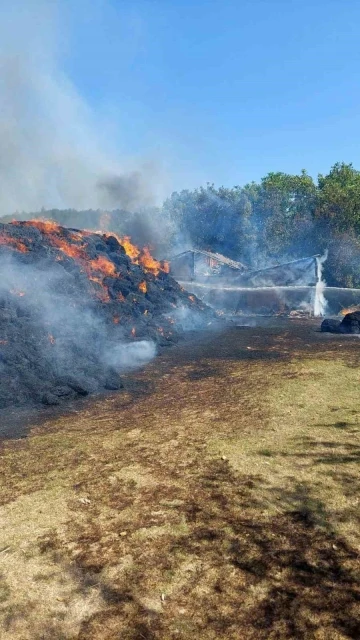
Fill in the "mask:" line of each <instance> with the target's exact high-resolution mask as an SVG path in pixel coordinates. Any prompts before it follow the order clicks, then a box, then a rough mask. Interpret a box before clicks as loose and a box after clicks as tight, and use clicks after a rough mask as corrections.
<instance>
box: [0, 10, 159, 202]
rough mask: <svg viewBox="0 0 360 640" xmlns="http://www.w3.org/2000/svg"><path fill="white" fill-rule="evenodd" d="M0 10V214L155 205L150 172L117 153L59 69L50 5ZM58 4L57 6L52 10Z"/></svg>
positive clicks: (58, 31) (99, 122)
mask: <svg viewBox="0 0 360 640" xmlns="http://www.w3.org/2000/svg"><path fill="white" fill-rule="evenodd" d="M4 4H5V3H2V5H3V6H1V7H0V115H1V117H0V215H6V214H11V213H13V212H15V211H37V210H40V209H41V208H42V207H44V208H55V207H57V208H68V207H74V208H77V209H79V208H90V207H91V208H98V207H99V208H103V207H109V206H112V207H119V208H127V209H133V208H136V207H139V206H143V205H149V204H151V203H153V202H154V198H155V196H156V194H155V193H154V191H153V184H154V180H153V170H150V169H149V167H148V166H146V165H145V164H144V166H142V167H141V168H140V169H138V168H134V167H132V166H131V165H130V162H128V163H127V162H126V161H123V160H122V159H121V160H119V158H118V157H117V155H116V152H115V151H114V149H112V148H111V147H110V144H109V142H108V140H106V133H102V132H105V131H106V129H107V130H109V126H107V127H105V126H104V122H102V120H101V118H100V117H99V116H98V115H97V114H95V113H94V112H92V110H91V109H90V107H89V106H88V104H86V101H85V100H84V99H83V98H82V97H81V96H80V95H79V93H78V91H77V90H76V87H75V86H74V85H73V84H72V83H71V81H70V80H69V78H67V77H66V75H65V74H64V73H63V71H62V63H61V58H62V56H61V51H60V43H61V42H62V40H63V38H64V35H65V34H64V33H61V28H60V27H59V24H60V22H59V20H58V16H57V14H56V8H57V4H56V3H47V2H44V1H41V0H38V1H36V2H31V1H29V0H26V1H25V0H23V1H21V2H16V0H15V2H14V3H9V4H8V6H7V7H5V6H4ZM58 6H60V5H58Z"/></svg>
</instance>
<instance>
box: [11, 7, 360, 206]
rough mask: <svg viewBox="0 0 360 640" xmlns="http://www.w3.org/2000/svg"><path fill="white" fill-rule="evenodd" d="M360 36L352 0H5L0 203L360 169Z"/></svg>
mask: <svg viewBox="0 0 360 640" xmlns="http://www.w3.org/2000/svg"><path fill="white" fill-rule="evenodd" d="M359 32H360V2H358V1H357V0H343V1H342V2H340V0H314V1H313V2H310V1H309V0H302V1H301V0H253V1H250V0H238V1H235V0H234V1H232V2H230V1H229V0H221V1H220V0H208V1H205V0H193V1H191V2H190V1H189V0H181V1H180V0H131V1H130V0H91V2H90V1H89V0H12V2H7V3H6V2H5V0H3V2H1V0H0V110H1V118H0V184H1V189H0V210H1V211H3V212H6V211H14V210H36V208H39V207H41V206H42V205H44V206H45V207H50V206H61V207H63V206H75V207H77V208H81V207H86V206H94V207H96V206H107V205H106V202H104V200H103V198H104V195H103V192H101V191H99V188H98V180H99V177H100V178H101V176H102V175H103V176H105V175H106V176H111V175H121V174H123V175H128V174H129V172H131V171H133V170H134V169H139V170H140V172H141V176H143V180H144V185H143V186H141V188H140V191H139V194H140V195H139V198H140V200H139V203H141V202H142V201H144V198H145V200H146V199H148V195H149V194H150V195H149V197H150V199H151V198H152V199H153V200H154V201H156V202H161V200H162V198H163V197H164V196H166V195H167V194H169V193H170V192H171V191H172V190H180V189H183V188H194V187H196V186H199V185H201V184H203V185H205V184H206V182H213V183H215V184H216V185H218V186H220V185H226V186H233V185H235V184H240V185H242V184H245V183H246V182H249V181H251V180H256V181H257V180H260V178H261V177H262V176H264V175H266V174H267V173H268V172H270V171H284V172H289V173H295V172H299V171H301V169H303V168H305V169H307V170H308V172H309V173H310V174H311V175H312V176H314V178H316V176H317V174H318V173H326V172H327V171H328V170H329V169H330V167H331V166H332V165H333V164H334V163H335V162H337V161H345V162H353V164H354V165H355V167H357V168H359V169H360V157H359V156H360V151H359V137H360V136H359V134H360V108H359V107H360V104H359V103H360V84H359V80H360V72H359V70H360V64H359V63H360V60H359V57H360V56H359V53H360V38H359ZM109 206H110V205H109Z"/></svg>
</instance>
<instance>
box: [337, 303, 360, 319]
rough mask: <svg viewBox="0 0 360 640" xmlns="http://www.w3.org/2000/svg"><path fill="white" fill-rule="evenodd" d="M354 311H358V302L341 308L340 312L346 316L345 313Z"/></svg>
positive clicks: (359, 309) (359, 307)
mask: <svg viewBox="0 0 360 640" xmlns="http://www.w3.org/2000/svg"><path fill="white" fill-rule="evenodd" d="M355 311H360V304H358V305H354V306H353V307H348V308H347V309H341V311H340V313H341V315H342V316H346V314H347V313H354V312H355Z"/></svg>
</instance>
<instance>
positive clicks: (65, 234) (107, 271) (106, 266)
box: [0, 220, 170, 302]
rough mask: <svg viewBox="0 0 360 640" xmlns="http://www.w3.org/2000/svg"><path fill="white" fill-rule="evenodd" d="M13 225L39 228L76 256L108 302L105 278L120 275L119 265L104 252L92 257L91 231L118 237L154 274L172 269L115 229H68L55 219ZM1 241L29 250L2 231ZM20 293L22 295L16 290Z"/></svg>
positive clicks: (132, 256)
mask: <svg viewBox="0 0 360 640" xmlns="http://www.w3.org/2000/svg"><path fill="white" fill-rule="evenodd" d="M12 224H14V226H20V224H22V225H24V226H26V227H34V228H36V229H38V230H39V231H40V233H42V234H44V235H46V236H47V238H48V241H49V242H50V244H51V246H52V247H54V249H57V250H58V251H61V253H62V254H64V255H65V256H67V257H69V258H72V259H73V260H75V261H76V262H77V263H78V264H79V265H80V266H81V270H82V271H83V272H84V273H86V275H87V277H88V278H89V281H90V282H91V283H94V285H95V288H94V289H95V295H96V296H97V297H98V298H99V299H100V300H101V301H102V302H109V301H110V295H109V291H108V287H107V286H106V284H104V278H106V277H112V278H114V277H119V275H118V273H117V269H116V265H115V264H114V263H113V262H112V261H111V260H109V259H108V258H106V257H105V256H97V257H96V258H94V259H93V260H91V259H89V257H90V256H89V255H88V253H87V249H88V241H87V236H89V235H91V234H92V233H97V234H98V235H102V236H103V237H104V238H110V237H115V238H116V239H117V241H118V242H119V244H120V245H121V246H122V247H123V249H124V251H125V253H126V255H127V256H128V257H129V258H130V260H131V262H132V263H133V264H136V265H139V266H141V267H142V268H143V270H144V271H145V272H146V273H150V274H152V275H154V276H158V275H159V273H160V272H163V273H169V271H170V267H169V264H168V263H167V262H166V261H159V260H156V259H155V258H154V257H153V256H152V255H151V253H150V249H149V248H148V247H144V248H143V249H140V248H139V247H137V246H136V245H135V244H133V243H132V242H131V238H130V237H129V236H123V237H120V236H117V235H116V234H115V233H105V234H103V233H102V232H101V231H98V232H90V231H67V230H65V231H64V229H63V228H62V227H61V226H60V225H59V224H58V223H57V222H54V221H52V220H28V221H26V222H22V223H19V222H18V221H15V222H14V223H12ZM0 244H2V245H7V246H9V247H10V248H11V249H15V250H17V251H20V252H21V253H26V252H28V251H29V248H28V247H27V246H26V245H25V244H24V243H23V242H22V241H20V240H18V239H17V238H16V237H14V236H11V235H7V234H4V233H2V234H0ZM55 260H56V261H57V262H61V261H62V260H63V258H62V256H61V255H58V256H56V258H55ZM138 288H139V291H141V292H142V293H144V294H146V292H147V289H148V285H147V283H146V281H145V280H143V281H142V282H141V283H140V284H139V287H138ZM17 295H23V294H22V293H17ZM117 299H118V300H120V301H124V300H125V298H124V296H123V295H122V294H121V293H119V294H118V296H117Z"/></svg>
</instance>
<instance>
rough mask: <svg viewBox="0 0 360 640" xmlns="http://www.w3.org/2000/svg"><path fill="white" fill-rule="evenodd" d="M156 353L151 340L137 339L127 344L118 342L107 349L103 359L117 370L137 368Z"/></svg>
mask: <svg viewBox="0 0 360 640" xmlns="http://www.w3.org/2000/svg"><path fill="white" fill-rule="evenodd" d="M155 355H156V346H155V343H154V342H151V340H138V341H137V342H132V343H129V344H118V345H116V346H115V347H113V348H111V350H108V351H107V352H106V353H105V355H104V361H105V362H106V363H107V364H109V365H110V366H111V367H113V368H114V369H117V370H121V371H126V370H131V369H137V368H138V367H141V366H142V365H144V364H146V363H147V362H150V360H152V359H153V358H154V357H155Z"/></svg>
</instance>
